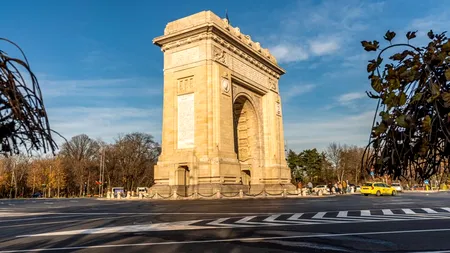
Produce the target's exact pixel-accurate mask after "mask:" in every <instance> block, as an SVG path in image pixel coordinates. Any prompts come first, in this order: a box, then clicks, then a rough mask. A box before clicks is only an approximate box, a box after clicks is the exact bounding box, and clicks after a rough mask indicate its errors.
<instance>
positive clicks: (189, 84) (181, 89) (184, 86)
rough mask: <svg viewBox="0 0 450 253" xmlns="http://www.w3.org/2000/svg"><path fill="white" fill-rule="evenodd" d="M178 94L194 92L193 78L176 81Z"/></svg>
mask: <svg viewBox="0 0 450 253" xmlns="http://www.w3.org/2000/svg"><path fill="white" fill-rule="evenodd" d="M177 89H178V94H184V93H190V92H193V91H194V77H193V76H189V77H184V78H180V79H178V83H177Z"/></svg>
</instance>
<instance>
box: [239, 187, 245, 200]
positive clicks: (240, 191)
mask: <svg viewBox="0 0 450 253" xmlns="http://www.w3.org/2000/svg"><path fill="white" fill-rule="evenodd" d="M239 197H240V198H241V199H242V198H244V192H243V191H242V189H241V190H239Z"/></svg>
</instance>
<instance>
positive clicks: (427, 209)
mask: <svg viewBox="0 0 450 253" xmlns="http://www.w3.org/2000/svg"><path fill="white" fill-rule="evenodd" d="M422 210H424V211H425V212H427V213H438V212H436V211H434V210H433V209H431V208H422Z"/></svg>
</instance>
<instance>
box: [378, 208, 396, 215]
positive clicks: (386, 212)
mask: <svg viewBox="0 0 450 253" xmlns="http://www.w3.org/2000/svg"><path fill="white" fill-rule="evenodd" d="M381 211H382V212H383V214H384V215H393V214H394V213H393V212H392V211H391V209H383V210H381Z"/></svg>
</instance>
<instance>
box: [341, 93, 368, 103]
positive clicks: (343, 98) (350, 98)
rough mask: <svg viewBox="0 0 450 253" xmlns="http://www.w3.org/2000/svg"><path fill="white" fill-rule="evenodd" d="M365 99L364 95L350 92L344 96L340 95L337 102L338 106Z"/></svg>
mask: <svg viewBox="0 0 450 253" xmlns="http://www.w3.org/2000/svg"><path fill="white" fill-rule="evenodd" d="M364 97H366V95H365V94H364V93H360V92H350V93H346V94H342V95H340V96H339V97H338V99H337V101H338V102H339V103H340V104H348V103H351V102H353V101H355V100H358V99H361V98H364Z"/></svg>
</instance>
